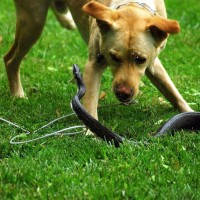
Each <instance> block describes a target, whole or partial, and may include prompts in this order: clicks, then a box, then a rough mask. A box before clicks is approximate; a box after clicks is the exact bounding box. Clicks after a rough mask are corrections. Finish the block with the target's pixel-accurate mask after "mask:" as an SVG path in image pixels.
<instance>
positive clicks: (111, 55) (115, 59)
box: [110, 53, 122, 63]
mask: <svg viewBox="0 0 200 200" xmlns="http://www.w3.org/2000/svg"><path fill="white" fill-rule="evenodd" d="M110 57H111V58H112V60H113V61H115V62H117V63H121V62H122V60H121V58H119V57H118V56H117V55H115V54H113V53H110Z"/></svg>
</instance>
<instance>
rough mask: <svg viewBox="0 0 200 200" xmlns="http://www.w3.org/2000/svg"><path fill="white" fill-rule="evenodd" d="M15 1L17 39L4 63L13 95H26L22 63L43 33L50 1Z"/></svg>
mask: <svg viewBox="0 0 200 200" xmlns="http://www.w3.org/2000/svg"><path fill="white" fill-rule="evenodd" d="M14 2H15V7H16V33H15V40H14V43H13V45H12V47H11V49H10V50H9V51H8V52H7V53H6V54H5V56H4V63H5V67H6V72H7V77H8V81H9V87H10V93H11V95H12V96H17V97H24V91H23V88H22V85H21V80H20V73H19V72H20V69H19V68H20V63H21V61H22V59H23V58H24V56H25V55H26V54H27V53H28V51H29V50H30V49H31V47H32V46H33V45H34V43H35V42H36V41H37V40H38V38H39V37H40V35H41V33H42V30H43V27H44V24H45V19H46V16H47V11H48V8H49V4H50V2H49V0H40V1H38V0H34V1H31V0H20V1H19V0H15V1H14Z"/></svg>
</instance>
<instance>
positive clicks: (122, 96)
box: [114, 85, 134, 102]
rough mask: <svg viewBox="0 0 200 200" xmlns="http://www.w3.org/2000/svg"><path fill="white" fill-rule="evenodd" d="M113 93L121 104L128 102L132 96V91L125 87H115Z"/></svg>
mask: <svg viewBox="0 0 200 200" xmlns="http://www.w3.org/2000/svg"><path fill="white" fill-rule="evenodd" d="M114 92H115V95H116V97H117V99H118V100H119V101H121V102H130V101H131V100H132V98H133V95H134V92H133V89H132V88H131V87H128V86H125V85H117V86H116V87H115V88H114Z"/></svg>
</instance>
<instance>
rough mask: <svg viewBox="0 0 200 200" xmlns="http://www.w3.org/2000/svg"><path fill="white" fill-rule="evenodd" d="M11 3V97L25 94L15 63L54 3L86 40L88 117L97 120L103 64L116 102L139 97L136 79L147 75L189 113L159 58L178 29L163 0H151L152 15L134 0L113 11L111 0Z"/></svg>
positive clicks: (8, 66)
mask: <svg viewBox="0 0 200 200" xmlns="http://www.w3.org/2000/svg"><path fill="white" fill-rule="evenodd" d="M14 2H15V6H16V11H17V26H16V37H15V42H14V44H13V46H12V48H11V49H10V50H9V52H8V53H7V54H6V55H5V56H4V61H5V66H6V70H7V75H8V80H9V86H10V92H11V94H12V95H13V96H19V97H23V96H24V92H23V88H22V86H21V81H20V74H19V66H20V63H21V61H22V59H23V57H24V56H25V55H26V54H27V53H28V51H29V50H30V48H31V47H32V45H33V44H34V43H35V42H36V41H37V40H38V38H39V37H40V34H41V32H42V30H43V27H44V24H45V19H46V15H47V11H48V8H49V7H50V6H52V8H53V9H54V12H55V14H56V16H57V18H58V20H59V21H60V22H61V23H62V24H64V26H66V27H68V28H74V25H73V23H72V22H71V21H67V20H65V18H63V13H65V10H66V9H62V8H66V7H65V6H67V8H69V10H70V11H71V13H72V16H73V19H74V21H75V23H76V26H77V28H78V30H79V32H80V34H81V36H82V38H83V39H84V40H85V42H86V43H87V44H88V51H89V58H88V61H87V63H86V66H85V70H84V81H85V84H86V89H87V91H86V94H85V97H84V106H85V107H86V109H87V110H88V112H89V113H90V114H91V115H92V116H94V117H95V118H97V104H98V95H99V88H100V80H101V75H102V73H103V71H104V70H105V69H106V67H107V65H109V66H110V67H111V70H112V73H113V77H114V79H113V90H114V92H115V94H116V96H117V98H118V99H119V100H120V101H122V102H129V101H131V99H132V98H133V97H135V96H136V95H137V93H138V90H139V82H140V78H141V76H142V75H143V74H146V75H147V76H148V77H149V79H150V80H151V81H152V83H153V84H154V85H155V86H156V87H157V88H158V89H159V90H160V91H161V92H162V94H163V95H164V96H165V97H166V98H167V99H168V100H169V101H170V102H171V104H172V105H173V106H174V107H175V108H178V110H179V111H180V112H185V111H192V109H191V108H190V107H189V106H188V104H187V103H186V101H185V100H184V99H183V98H182V96H181V95H180V94H179V92H178V90H177V89H176V87H175V86H174V84H173V82H172V81H171V79H170V78H169V76H168V74H167V72H166V71H165V69H164V67H163V66H162V64H161V62H160V61H159V58H158V55H159V53H160V51H161V50H162V49H163V47H164V46H165V43H166V39H167V37H168V35H169V34H173V33H178V32H179V30H180V28H179V24H178V22H176V21H174V20H169V19H167V15H166V10H165V5H164V2H163V1H162V0H154V2H155V7H156V11H157V15H156V16H154V15H152V13H151V12H150V11H148V10H147V9H144V8H141V7H140V6H137V5H136V3H127V5H123V6H122V7H120V8H119V9H117V10H116V9H111V8H110V7H109V5H110V3H111V0H97V1H90V0H78V1H77V0H55V1H54V0H34V1H32V0H15V1H14ZM116 6H117V5H116ZM63 10H64V11H63ZM89 16H90V17H89ZM99 55H101V56H100V58H99Z"/></svg>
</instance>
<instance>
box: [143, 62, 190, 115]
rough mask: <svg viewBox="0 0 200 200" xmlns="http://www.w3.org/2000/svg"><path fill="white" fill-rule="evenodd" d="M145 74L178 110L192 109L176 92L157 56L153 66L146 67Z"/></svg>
mask: <svg viewBox="0 0 200 200" xmlns="http://www.w3.org/2000/svg"><path fill="white" fill-rule="evenodd" d="M146 75H147V76H148V78H149V79H150V80H151V82H152V83H153V84H154V85H155V86H156V87H157V88H158V89H159V90H160V92H161V93H162V94H163V95H164V96H165V97H166V98H167V99H168V100H169V101H170V103H171V104H172V105H173V106H174V107H175V108H178V110H179V111H180V112H189V111H193V110H192V109H191V108H190V106H189V105H188V104H187V102H186V101H185V100H184V99H183V97H182V96H181V94H180V93H179V92H178V90H177V88H176V87H175V85H174V83H173V82H172V80H171V79H170V77H169V75H168V74H167V72H166V70H165V69H164V67H163V66H162V64H161V62H160V60H159V59H158V58H156V59H155V62H154V64H153V66H150V67H148V68H147V69H146Z"/></svg>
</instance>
